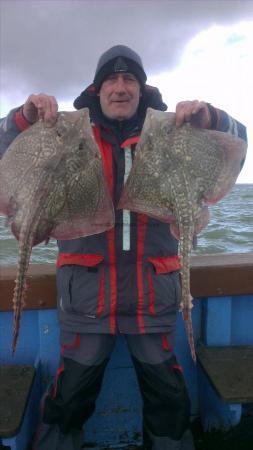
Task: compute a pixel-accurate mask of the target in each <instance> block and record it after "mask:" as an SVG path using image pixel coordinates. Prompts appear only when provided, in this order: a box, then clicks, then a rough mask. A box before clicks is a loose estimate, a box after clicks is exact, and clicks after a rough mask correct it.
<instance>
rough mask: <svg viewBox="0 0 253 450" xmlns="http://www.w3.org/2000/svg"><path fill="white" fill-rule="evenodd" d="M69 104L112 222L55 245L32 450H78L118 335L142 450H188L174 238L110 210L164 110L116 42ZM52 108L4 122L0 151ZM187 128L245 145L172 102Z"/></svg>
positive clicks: (212, 111) (226, 126)
mask: <svg viewBox="0 0 253 450" xmlns="http://www.w3.org/2000/svg"><path fill="white" fill-rule="evenodd" d="M74 106H75V108H77V109H81V108H83V107H88V108H89V110H90V117H91V122H92V125H93V130H94V135H95V138H96V141H97V144H98V146H99V149H100V151H101V153H102V155H103V161H104V170H105V174H106V177H107V180H108V184H109V188H110V192H111V196H112V200H113V203H114V205H115V212H116V221H115V227H114V228H113V229H111V230H109V231H107V232H105V233H101V234H99V235H95V236H88V237H85V238H80V239H74V240H71V241H59V242H58V246H59V256H58V260H57V287H58V311H59V322H60V331H61V334H60V339H61V354H62V357H61V364H60V368H59V371H58V376H57V378H56V380H55V384H54V388H52V389H50V390H49V392H48V393H47V395H46V396H45V401H44V407H43V416H42V424H41V425H42V426H41V427H40V431H39V432H38V434H37V437H36V440H35V443H34V449H39V450H48V449H50V450H79V449H80V448H82V444H83V433H82V427H83V424H84V423H85V421H86V420H87V419H88V418H89V417H90V416H91V414H92V413H93V411H94V408H95V401H96V398H97V396H98V394H99V391H100V387H101V383H102V379H103V374H104V371H105V368H106V365H107V363H108V360H109V358H110V355H111V353H112V350H113V347H114V343H115V337H116V335H117V334H118V333H121V334H124V335H125V338H126V341H127V345H128V348H129V351H130V354H131V357H132V360H133V364H134V367H135V370H136V374H137V378H138V382H139V387H140V391H141V394H142V398H143V430H144V445H145V448H149V449H153V450H193V449H194V444H193V441H192V438H191V435H190V432H189V430H188V427H189V417H190V402H189V398H188V395H187V391H186V387H185V383H184V378H183V374H182V369H181V367H180V366H179V365H178V364H177V361H176V358H175V356H174V355H173V336H174V332H175V326H176V314H177V310H178V306H179V301H180V282H179V268H180V263H179V261H178V260H177V253H178V246H177V241H176V239H175V238H174V237H173V236H172V235H171V234H170V232H169V228H168V225H167V224H165V223H162V222H160V221H157V220H155V219H152V218H148V217H147V216H144V215H139V214H136V213H130V212H129V211H122V210H117V209H116V206H117V203H118V201H119V198H120V195H121V192H122V188H123V185H124V180H125V178H126V176H127V174H128V173H129V170H130V168H131V164H132V159H133V157H134V151H135V145H136V142H137V140H138V137H139V135H140V133H141V129H142V126H143V122H144V120H145V114H146V109H147V107H152V108H154V109H158V110H161V111H165V110H166V109H167V106H166V105H165V104H164V103H163V101H162V97H161V95H160V93H159V91H158V89H157V88H154V87H151V86H148V85H146V73H145V71H144V68H143V65H142V61H141V59H140V57H139V56H138V55H137V54H136V53H135V52H134V51H133V50H131V49H130V48H128V47H126V46H123V45H117V46H114V47H112V48H111V49H109V50H108V51H106V52H105V53H104V54H103V55H102V56H101V57H100V59H99V61H98V65H97V69H96V73H95V77H94V81H93V84H91V85H90V86H89V87H88V88H87V89H86V90H85V91H83V92H82V93H81V95H80V96H79V97H78V98H76V100H75V101H74ZM57 110H58V105H57V102H56V100H55V98H54V97H51V96H48V95H45V94H39V95H35V94H33V95H31V96H30V97H29V98H28V99H27V101H26V102H25V104H24V105H23V106H22V107H21V108H17V109H15V110H13V111H11V112H10V113H9V115H8V116H7V118H5V119H3V120H2V123H1V137H2V140H1V147H0V152H2V153H3V152H4V151H5V149H6V148H7V146H8V145H9V144H10V142H11V141H12V140H13V139H14V137H15V136H16V135H17V134H18V133H20V132H21V131H22V130H24V129H26V128H27V127H29V126H30V125H31V124H33V123H34V122H36V121H37V120H39V119H42V120H44V121H45V122H46V123H47V124H48V125H49V126H50V125H53V124H54V123H55V121H56V120H57ZM185 121H191V122H192V123H194V124H195V125H196V126H199V127H202V128H210V129H216V130H221V131H225V132H230V133H231V132H232V133H234V134H235V135H239V136H240V137H242V138H244V139H246V131H245V128H244V126H243V125H241V124H240V123H238V122H236V121H235V120H234V119H232V118H231V117H230V116H228V115H227V114H226V113H225V112H224V111H221V110H218V109H216V108H214V107H213V106H211V105H210V104H207V103H204V102H199V101H196V100H195V101H185V102H180V103H178V105H177V107H176V124H177V126H181V125H182V124H183V123H184V122H185ZM168 176H169V174H168ZM172 260H173V264H171V262H172ZM161 267H162V269H161ZM126 389H127V386H126Z"/></svg>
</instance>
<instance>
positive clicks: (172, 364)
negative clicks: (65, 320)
mask: <svg viewBox="0 0 253 450" xmlns="http://www.w3.org/2000/svg"><path fill="white" fill-rule="evenodd" d="M125 338H126V341H127V345H128V348H129V351H130V355H131V358H132V361H133V365H134V367H135V371H136V374H137V379H138V384H139V388H140V392H141V395H142V399H143V430H144V443H145V448H147V449H152V450H179V449H180V450H193V449H194V446H193V443H192V440H191V437H190V438H189V436H188V434H189V432H188V431H187V430H188V426H189V416H190V402H189V398H188V394H187V391H186V387H185V383H184V378H183V375H182V369H181V367H180V366H179V365H178V364H177V361H176V358H175V356H173V354H172V347H171V339H172V336H169V335H165V334H163V335H162V334H156V333H154V334H146V335H125ZM115 339H116V337H115V336H112V335H106V334H76V335H74V334H71V333H64V332H63V333H61V354H62V357H61V364H60V367H59V369H58V374H57V377H56V379H55V383H54V386H52V387H51V389H50V391H49V392H48V393H47V394H46V395H45V398H44V402H43V403H44V405H43V410H42V423H41V426H40V429H39V430H38V433H37V436H36V439H35V442H34V446H33V449H34V450H48V449H49V448H50V450H80V449H81V448H82V445H83V440H84V438H83V431H82V428H83V425H84V424H85V422H86V420H87V419H88V418H89V417H90V416H91V415H92V413H93V412H94V409H95V402H96V399H97V397H98V394H99V392H100V388H101V385H102V380H103V375H104V371H105V368H106V365H107V363H108V361H109V358H110V355H111V353H112V350H113V347H114V344H115ZM126 389H127V386H126ZM184 441H185V442H187V444H186V446H184V443H183V442H184ZM84 448H85V447H84Z"/></svg>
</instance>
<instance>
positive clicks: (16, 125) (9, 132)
mask: <svg viewBox="0 0 253 450" xmlns="http://www.w3.org/2000/svg"><path fill="white" fill-rule="evenodd" d="M29 126H30V124H29V123H28V122H27V120H26V119H25V118H24V116H23V114H22V107H18V108H15V109H12V110H11V111H10V112H9V114H8V115H7V116H6V117H4V118H3V119H0V159H1V158H2V157H3V154H4V153H5V151H6V150H7V148H8V147H9V145H10V144H11V143H12V141H13V140H14V139H15V137H17V136H18V134H19V133H21V132H22V131H24V130H25V129H26V128H28V127H29Z"/></svg>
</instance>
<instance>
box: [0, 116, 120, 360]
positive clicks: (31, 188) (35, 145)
mask: <svg viewBox="0 0 253 450" xmlns="http://www.w3.org/2000/svg"><path fill="white" fill-rule="evenodd" d="M0 212H1V213H3V214H4V215H6V216H7V221H8V223H9V224H10V225H11V229H12V232H13V234H14V235H15V236H16V238H17V239H18V240H19V260H18V270H17V277H16V282H15V290H14V297H13V304H14V331H13V344H12V349H13V353H14V352H15V349H16V343H17V338H18V333H19V326H20V315H21V310H22V308H23V306H24V298H25V289H26V274H27V270H28V266H29V261H30V255H31V251H32V247H33V246H34V245H37V244H39V243H40V242H43V241H45V242H47V241H48V240H49V238H50V237H53V238H55V239H62V240H65V239H66V240H68V239H75V238H79V237H84V236H88V235H92V234H97V233H102V232H103V231H106V230H108V229H110V228H111V227H113V225H114V208H113V204H112V200H111V197H110V193H109V189H108V186H107V181H106V179H105V174H104V169H103V162H102V158H101V154H100V151H99V148H98V146H97V144H96V141H95V139H94V136H93V132H92V128H91V125H90V118H89V110H88V109H87V108H83V109H81V110H79V111H73V112H61V113H59V116H58V120H57V122H56V124H55V125H54V126H53V127H48V126H46V125H45V124H44V122H42V121H39V122H37V123H36V124H34V125H32V126H31V127H29V128H28V129H27V130H25V131H23V132H22V133H21V134H19V135H18V136H17V137H16V139H15V140H14V141H13V142H12V144H11V145H10V147H9V148H8V149H7V151H6V152H5V154H4V156H3V158H2V160H1V161H0Z"/></svg>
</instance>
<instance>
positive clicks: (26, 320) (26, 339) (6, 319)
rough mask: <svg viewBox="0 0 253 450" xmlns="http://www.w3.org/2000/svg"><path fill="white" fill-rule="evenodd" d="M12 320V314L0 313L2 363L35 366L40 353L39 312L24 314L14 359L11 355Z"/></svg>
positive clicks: (0, 358)
mask: <svg viewBox="0 0 253 450" xmlns="http://www.w3.org/2000/svg"><path fill="white" fill-rule="evenodd" d="M12 320H13V313H12V312H1V313H0V349H1V351H0V363H5V362H6V363H10V362H11V363H13V364H15V363H17V364H19V363H20V364H33V363H34V361H35V359H36V356H37V353H38V312H37V311H24V312H23V314H22V317H21V324H20V335H19V339H18V345H17V350H16V353H15V356H14V357H12V354H11V343H12V328H13V325H12Z"/></svg>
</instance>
